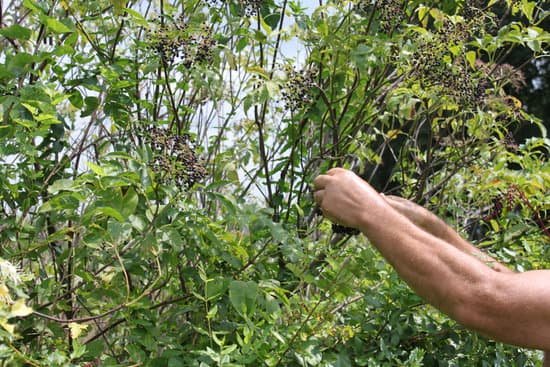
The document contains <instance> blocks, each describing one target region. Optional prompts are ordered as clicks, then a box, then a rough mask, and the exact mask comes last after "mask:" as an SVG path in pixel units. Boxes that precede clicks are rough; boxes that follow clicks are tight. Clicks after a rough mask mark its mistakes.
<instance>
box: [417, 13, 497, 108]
mask: <svg viewBox="0 0 550 367" xmlns="http://www.w3.org/2000/svg"><path fill="white" fill-rule="evenodd" d="M471 36H472V33H471V28H470V27H469V25H468V24H467V23H465V22H456V23H454V22H451V21H450V20H448V19H446V20H444V21H443V22H442V23H441V24H440V26H439V28H438V29H437V30H436V31H435V32H434V33H433V38H431V39H430V40H424V41H421V42H419V43H418V44H419V45H420V46H419V48H418V50H417V51H416V52H415V53H414V54H413V57H412V58H411V59H412V67H413V72H412V75H413V76H414V77H415V79H416V80H419V81H420V82H421V83H422V84H423V85H424V86H428V87H429V86H435V87H439V88H441V91H442V92H443V93H445V94H447V95H449V96H451V97H452V98H454V99H455V100H457V102H459V103H461V104H463V105H467V106H474V105H476V104H477V103H478V101H481V100H483V98H484V96H485V90H486V87H487V84H486V83H484V81H483V80H481V81H477V80H475V79H474V78H472V74H471V71H470V70H469V66H468V64H467V63H466V61H465V60H462V59H461V58H456V57H454V56H452V55H451V53H450V52H449V51H448V45H461V44H464V43H466V42H467V41H468V40H469V39H470V38H471ZM453 59H454V60H453Z"/></svg>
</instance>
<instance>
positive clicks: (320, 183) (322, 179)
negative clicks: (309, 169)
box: [313, 175, 331, 190]
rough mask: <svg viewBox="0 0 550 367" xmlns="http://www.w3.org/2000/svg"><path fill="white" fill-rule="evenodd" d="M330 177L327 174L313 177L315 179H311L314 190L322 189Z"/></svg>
mask: <svg viewBox="0 0 550 367" xmlns="http://www.w3.org/2000/svg"><path fill="white" fill-rule="evenodd" d="M330 179H331V177H330V176H328V175H319V176H317V177H315V180H313V188H314V189H315V190H322V189H324V188H325V187H326V186H327V184H328V183H329V181H330Z"/></svg>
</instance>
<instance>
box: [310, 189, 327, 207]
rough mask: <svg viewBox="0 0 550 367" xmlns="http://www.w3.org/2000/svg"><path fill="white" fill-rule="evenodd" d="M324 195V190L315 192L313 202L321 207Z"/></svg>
mask: <svg viewBox="0 0 550 367" xmlns="http://www.w3.org/2000/svg"><path fill="white" fill-rule="evenodd" d="M324 195H325V190H317V191H315V192H314V193H313V200H315V202H316V203H317V205H319V206H321V204H322V203H323V196H324Z"/></svg>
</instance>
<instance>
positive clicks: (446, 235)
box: [421, 213, 512, 273]
mask: <svg viewBox="0 0 550 367" xmlns="http://www.w3.org/2000/svg"><path fill="white" fill-rule="evenodd" d="M430 214H431V213H430ZM421 227H422V228H423V229H424V230H425V231H427V232H428V233H430V234H432V235H434V236H435V237H438V238H441V239H442V240H444V241H445V242H447V243H449V244H451V245H453V246H454V247H456V248H457V249H459V250H461V251H463V252H465V253H467V254H469V255H472V256H474V257H475V258H477V259H478V260H479V261H481V262H482V263H484V264H486V265H487V266H489V267H490V268H492V269H493V270H495V271H499V272H502V273H510V272H512V270H510V269H508V268H507V267H506V266H504V265H503V264H501V263H499V262H498V261H497V260H495V259H494V258H492V257H491V256H489V255H487V254H486V253H484V252H483V251H481V250H480V249H478V248H477V247H475V246H474V245H472V244H471V243H470V242H468V241H466V240H465V239H463V238H462V237H461V236H460V235H459V234H458V233H457V232H456V231H455V230H454V229H452V228H451V227H450V226H449V225H448V224H447V223H445V221H443V220H442V219H440V218H439V217H437V216H435V215H433V214H431V215H430V217H429V218H428V219H427V220H426V221H425V222H424V223H423V225H422V226H421Z"/></svg>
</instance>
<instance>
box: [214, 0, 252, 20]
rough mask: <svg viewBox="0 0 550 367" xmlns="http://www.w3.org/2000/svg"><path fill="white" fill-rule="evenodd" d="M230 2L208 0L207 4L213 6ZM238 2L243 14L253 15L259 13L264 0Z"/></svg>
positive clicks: (225, 0) (240, 0) (246, 15)
mask: <svg viewBox="0 0 550 367" xmlns="http://www.w3.org/2000/svg"><path fill="white" fill-rule="evenodd" d="M228 2H229V1H228V0H206V3H207V5H208V6H210V7H211V8H217V7H221V6H223V5H225V4H227V3H228ZM237 4H238V6H239V9H240V13H241V15H242V16H245V17H251V16H253V15H257V14H258V12H259V10H260V7H261V5H262V0H237Z"/></svg>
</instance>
